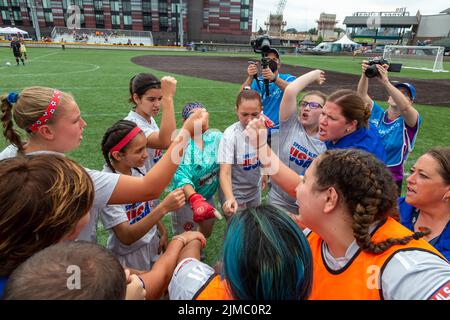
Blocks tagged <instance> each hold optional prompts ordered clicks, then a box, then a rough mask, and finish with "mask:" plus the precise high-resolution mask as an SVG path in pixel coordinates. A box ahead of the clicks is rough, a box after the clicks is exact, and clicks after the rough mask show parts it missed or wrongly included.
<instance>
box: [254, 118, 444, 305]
mask: <svg viewBox="0 0 450 320" xmlns="http://www.w3.org/2000/svg"><path fill="white" fill-rule="evenodd" d="M260 130H264V125H263V120H262V119H258V120H256V119H255V120H254V121H252V122H250V124H249V125H248V126H247V129H246V133H247V134H248V135H249V137H250V141H251V143H252V144H253V145H254V146H255V147H256V148H258V151H259V152H258V154H259V157H260V160H261V165H262V166H263V168H265V169H270V168H272V167H275V168H277V170H272V171H270V172H271V173H272V175H271V179H272V181H273V182H274V183H277V184H278V185H279V186H280V187H281V188H283V190H285V191H286V192H288V193H289V194H291V195H294V194H295V195H296V198H297V200H298V202H299V216H298V217H296V216H293V218H294V219H296V220H297V222H298V223H299V225H301V226H302V227H304V228H307V229H306V230H305V233H306V234H307V238H308V241H309V244H310V246H311V250H312V256H313V261H314V270H313V275H314V279H313V288H312V294H311V297H310V299H403V300H408V299H441V298H442V297H443V296H444V297H448V292H449V291H448V290H449V289H450V287H449V285H450V265H449V263H448V261H447V260H446V259H445V257H444V256H443V255H442V254H441V253H439V252H438V251H437V250H436V249H435V248H434V247H433V246H431V245H430V244H429V243H428V242H427V241H425V240H423V239H420V238H422V237H423V236H426V235H427V234H429V233H430V230H429V229H425V228H424V229H420V230H419V231H417V232H412V231H410V230H408V229H407V228H405V227H404V226H402V225H401V224H400V223H399V222H397V221H396V220H397V219H398V210H397V192H396V189H397V186H396V184H395V182H394V180H393V178H392V176H391V174H390V172H389V171H388V169H387V168H386V167H385V166H384V165H383V164H382V163H381V162H380V161H379V160H377V159H376V158H375V157H374V156H373V155H372V154H369V153H367V152H365V151H362V150H356V149H343V150H342V149H341V150H331V151H327V152H325V153H324V154H322V155H320V156H319V157H317V158H316V159H315V160H313V162H312V164H311V166H310V167H309V168H308V170H306V173H305V176H304V177H300V176H298V175H295V174H293V172H292V170H290V169H289V168H288V167H286V166H285V165H284V164H283V163H281V162H280V161H279V159H278V157H277V156H276V155H275V154H274V153H273V152H272V151H271V150H270V148H269V147H268V146H267V145H266V144H264V143H262V144H259V142H258V140H259V141H261V137H260V134H261V131H260ZM263 133H264V131H263ZM265 134H267V133H265ZM330 288H332V290H331V289H330Z"/></svg>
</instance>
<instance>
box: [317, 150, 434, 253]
mask: <svg viewBox="0 0 450 320" xmlns="http://www.w3.org/2000/svg"><path fill="white" fill-rule="evenodd" d="M317 161H318V162H317V164H316V178H317V181H316V185H317V186H316V187H317V188H318V189H319V190H325V189H327V188H329V187H334V188H335V189H336V192H337V193H338V194H339V195H340V197H341V198H342V199H343V202H344V204H345V205H346V206H347V208H348V210H349V212H350V213H351V215H352V220H353V223H352V229H353V236H354V237H355V239H356V242H357V244H358V246H359V247H360V248H361V249H362V250H363V251H366V252H371V253H374V254H379V253H382V252H384V251H386V250H387V249H389V248H390V247H392V246H393V245H396V244H406V243H408V242H409V241H411V240H412V239H416V240H417V239H419V238H421V237H423V236H425V235H427V234H429V232H430V230H429V229H426V228H423V229H421V231H420V232H416V233H414V234H413V235H411V236H407V237H404V238H389V239H386V240H385V241H382V242H379V243H373V242H372V240H371V238H372V236H371V234H370V232H369V228H370V226H371V225H372V224H373V223H376V222H380V223H384V222H385V221H386V220H387V219H388V217H393V218H395V219H397V220H398V207H397V197H398V194H397V187H396V184H395V182H394V180H393V178H392V176H391V174H390V172H389V171H388V170H387V168H386V167H385V166H384V165H383V164H382V163H381V162H380V161H379V160H377V159H376V158H375V157H374V156H373V155H372V154H370V153H367V152H365V151H362V150H357V149H339V150H333V151H327V152H325V153H324V154H323V155H321V156H320V157H319V158H318V159H317Z"/></svg>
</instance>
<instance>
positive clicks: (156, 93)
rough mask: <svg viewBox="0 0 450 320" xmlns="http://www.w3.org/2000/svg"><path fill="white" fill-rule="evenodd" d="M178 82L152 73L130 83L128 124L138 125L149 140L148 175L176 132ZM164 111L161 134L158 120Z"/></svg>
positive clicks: (142, 74) (140, 74)
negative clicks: (175, 108)
mask: <svg viewBox="0 0 450 320" xmlns="http://www.w3.org/2000/svg"><path fill="white" fill-rule="evenodd" d="M176 84H177V81H176V80H175V78H173V77H163V78H162V79H161V81H160V80H159V79H158V78H157V77H155V76H154V75H152V74H150V73H138V74H137V75H135V76H134V77H132V78H131V79H130V85H129V89H130V99H129V101H130V102H131V103H132V104H133V110H131V111H130V112H129V113H128V116H126V117H125V120H130V121H133V122H135V123H136V124H137V125H138V127H139V128H141V130H142V132H143V133H144V135H145V137H146V138H147V148H148V149H147V153H148V158H147V160H146V161H145V171H146V172H147V171H149V170H150V168H151V167H152V166H154V165H155V163H156V162H158V160H159V159H161V156H162V149H167V148H168V147H169V145H170V143H171V142H172V140H171V138H172V134H173V132H174V131H175V130H176V123H175V112H174V104H173V99H174V96H175V91H176ZM161 107H162V118H161V130H160V129H159V127H158V125H157V123H156V121H155V119H154V118H155V117H156V116H157V115H158V113H159V110H160V109H161Z"/></svg>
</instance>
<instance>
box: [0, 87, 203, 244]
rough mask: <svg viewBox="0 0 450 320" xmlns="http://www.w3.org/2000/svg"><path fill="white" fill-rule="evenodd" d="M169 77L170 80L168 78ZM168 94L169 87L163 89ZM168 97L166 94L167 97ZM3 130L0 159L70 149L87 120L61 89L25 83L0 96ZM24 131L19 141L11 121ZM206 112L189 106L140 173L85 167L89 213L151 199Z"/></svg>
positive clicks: (92, 232) (89, 236)
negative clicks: (90, 192) (165, 145)
mask: <svg viewBox="0 0 450 320" xmlns="http://www.w3.org/2000/svg"><path fill="white" fill-rule="evenodd" d="M169 82H170V81H169ZM166 94H168V95H170V97H172V96H171V94H172V93H166ZM170 97H167V99H168V100H170V99H171V98H170ZM0 108H1V111H2V116H1V121H2V123H3V128H4V130H3V134H4V135H5V137H6V138H7V139H8V140H9V141H10V142H11V145H10V146H8V147H6V148H5V150H3V151H2V152H1V153H0V159H5V158H10V157H15V156H16V155H17V154H18V153H19V154H24V153H25V154H35V153H57V154H64V153H66V152H69V151H72V150H75V149H76V148H78V146H79V145H80V143H81V141H82V139H83V130H84V127H85V126H86V122H85V121H84V120H83V118H82V117H81V113H80V109H79V108H78V105H77V103H76V102H75V100H74V98H73V97H72V96H71V95H70V94H67V93H65V92H61V91H59V90H55V89H52V88H46V87H28V88H25V89H24V90H23V91H22V92H21V93H20V95H19V94H17V93H9V94H7V95H2V96H0ZM13 117H14V122H15V123H16V124H17V126H18V127H20V128H21V129H23V130H24V131H25V132H26V133H27V142H26V143H24V142H22V139H21V137H20V135H19V134H18V133H17V132H16V130H15V129H14V122H13ZM205 117H207V114H206V112H205V111H204V110H201V109H198V110H193V115H191V117H190V118H189V119H188V120H187V121H186V122H185V123H184V124H183V128H182V129H183V130H181V131H180V133H179V134H178V135H177V137H176V138H175V139H174V142H173V143H172V144H171V145H170V147H169V149H168V150H167V154H166V155H164V156H163V157H162V158H161V160H160V161H159V162H158V163H157V164H156V165H155V166H154V169H153V170H151V171H150V172H148V173H147V174H146V175H145V176H144V177H133V176H128V175H119V174H114V173H107V172H101V171H96V170H89V169H87V171H88V173H89V175H90V176H91V178H92V180H93V182H94V188H95V199H94V205H93V208H94V209H95V210H93V213H95V212H98V210H99V208H103V207H105V206H106V205H108V204H123V203H134V202H138V201H147V200H151V199H156V198H158V197H159V195H160V194H161V192H163V191H164V189H165V187H166V186H167V185H168V184H169V182H170V181H171V180H172V176H173V174H174V173H175V171H176V169H177V167H178V163H179V161H180V159H181V157H182V155H183V148H184V146H185V145H186V144H187V143H188V141H189V136H192V135H193V133H194V124H195V125H197V124H198V125H200V127H201V123H202V122H203V121H205V119H206V118H205ZM97 220H98V216H96V215H95V214H92V215H91V219H90V220H89V224H88V225H87V226H86V227H85V228H84V229H83V230H82V232H81V233H80V236H79V239H80V240H88V241H92V242H95V241H96V226H97Z"/></svg>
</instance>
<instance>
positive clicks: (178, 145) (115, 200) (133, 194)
mask: <svg viewBox="0 0 450 320" xmlns="http://www.w3.org/2000/svg"><path fill="white" fill-rule="evenodd" d="M207 119H208V113H207V112H206V111H205V110H204V109H194V110H193V111H192V115H191V116H190V117H189V118H188V119H187V120H186V121H185V122H184V124H183V127H182V130H181V131H180V132H179V133H178V135H177V136H176V138H175V139H174V141H173V143H172V144H171V145H170V147H169V149H167V152H166V153H165V154H164V156H163V157H162V158H161V159H160V160H159V161H158V162H157V163H156V164H155V165H154V166H153V167H152V169H151V170H150V171H149V172H148V173H147V174H146V175H145V177H142V178H139V177H132V176H127V175H121V176H120V178H119V181H118V183H117V185H116V188H115V189H114V191H113V193H112V195H111V197H110V199H109V201H108V204H122V203H133V202H138V201H145V200H151V199H157V198H158V197H159V196H160V194H161V193H162V192H163V191H164V189H165V188H166V187H167V185H168V184H169V183H170V181H171V180H172V177H173V175H174V173H175V171H176V170H177V168H178V164H179V163H180V162H181V158H182V156H183V152H184V149H185V147H186V145H187V143H188V142H189V140H190V137H191V136H192V137H193V136H194V131H195V130H197V131H201V130H202V129H201V128H202V126H203V123H204V122H205V121H207ZM194 126H195V127H196V129H195V130H194Z"/></svg>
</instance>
